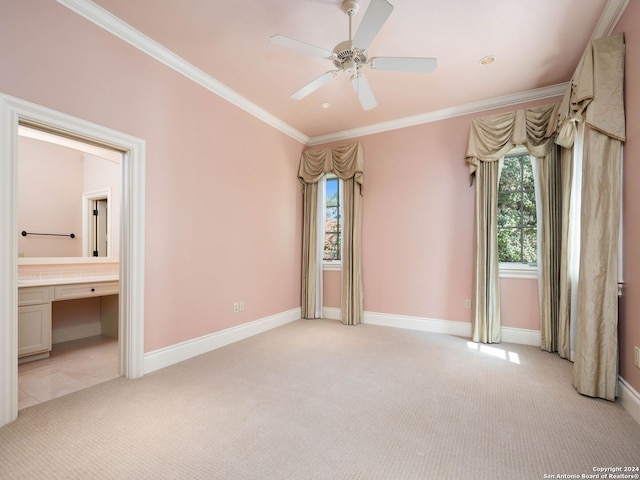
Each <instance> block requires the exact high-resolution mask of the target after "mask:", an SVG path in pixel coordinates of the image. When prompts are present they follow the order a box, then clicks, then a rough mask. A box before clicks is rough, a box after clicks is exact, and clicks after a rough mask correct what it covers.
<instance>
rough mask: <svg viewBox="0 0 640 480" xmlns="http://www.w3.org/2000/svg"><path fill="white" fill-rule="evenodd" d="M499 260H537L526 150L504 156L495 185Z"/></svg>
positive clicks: (534, 211) (533, 204)
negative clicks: (498, 179)
mask: <svg viewBox="0 0 640 480" xmlns="http://www.w3.org/2000/svg"><path fill="white" fill-rule="evenodd" d="M497 220H498V261H499V262H501V263H503V262H509V263H526V264H535V263H536V261H537V231H536V198H535V187H534V179H533V167H532V165H531V156H530V154H529V153H526V152H525V153H520V154H514V155H508V156H506V157H505V158H504V162H503V166H502V170H501V173H500V184H499V186H498V219H497Z"/></svg>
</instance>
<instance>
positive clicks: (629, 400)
mask: <svg viewBox="0 0 640 480" xmlns="http://www.w3.org/2000/svg"><path fill="white" fill-rule="evenodd" d="M618 385H619V387H620V388H619V389H618V393H619V394H620V395H619V396H618V398H619V399H620V404H621V405H622V406H623V407H624V409H625V410H626V411H627V412H629V414H630V415H631V416H632V417H633V419H634V420H635V421H636V422H637V423H638V424H640V393H638V392H637V391H636V390H635V389H634V388H633V387H632V386H631V385H629V384H628V383H627V382H626V381H625V379H624V378H622V377H618Z"/></svg>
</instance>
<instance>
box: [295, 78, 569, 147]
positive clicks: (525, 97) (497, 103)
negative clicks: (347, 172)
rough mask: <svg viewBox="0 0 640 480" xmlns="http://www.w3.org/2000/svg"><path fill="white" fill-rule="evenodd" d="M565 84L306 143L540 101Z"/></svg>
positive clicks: (554, 94) (563, 88)
mask: <svg viewBox="0 0 640 480" xmlns="http://www.w3.org/2000/svg"><path fill="white" fill-rule="evenodd" d="M567 85H568V84H567V83H560V84H558V85H552V86H550V87H543V88H536V89H534V90H528V91H526V92H520V93H514V94H512V95H505V96H503V97H495V98H490V99H487V100H481V101H479V102H473V103H467V104H464V105H458V106H456V107H450V108H443V109H441V110H434V111H433V112H427V113H421V114H419V115H414V116H412V117H405V118H399V119H397V120H391V121H389V122H383V123H377V124H375V125H369V126H366V127H360V128H353V129H351V130H344V131H342V132H336V133H330V134H327V135H320V136H317V137H312V138H310V139H309V142H308V143H307V144H308V145H310V146H313V145H320V144H323V143H329V142H335V141H339V140H346V139H350V138H355V137H362V136H365V135H372V134H374V133H382V132H388V131H390V130H398V129H400V128H406V127H413V126H415V125H421V124H423V123H431V122H437V121H439V120H446V119H448V118H453V117H459V116H462V115H469V114H473V113H480V112H485V111H487V110H494V109H496V108H501V107H509V106H512V105H518V104H521V103H526V102H533V101H535V100H544V99H547V98H552V97H558V96H561V95H564V92H565V91H566V90H567Z"/></svg>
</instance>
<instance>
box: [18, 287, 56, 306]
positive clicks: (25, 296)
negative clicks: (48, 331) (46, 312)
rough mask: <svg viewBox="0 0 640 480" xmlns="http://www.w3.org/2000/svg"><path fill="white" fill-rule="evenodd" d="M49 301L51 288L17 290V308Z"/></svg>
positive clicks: (21, 288)
mask: <svg viewBox="0 0 640 480" xmlns="http://www.w3.org/2000/svg"><path fill="white" fill-rule="evenodd" d="M50 301H51V287H20V288H18V306H19V307H23V306H25V305H39V304H41V303H49V302H50Z"/></svg>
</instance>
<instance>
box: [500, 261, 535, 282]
mask: <svg viewBox="0 0 640 480" xmlns="http://www.w3.org/2000/svg"><path fill="white" fill-rule="evenodd" d="M498 274H499V276H500V278H521V279H522V278H524V279H535V280H537V279H538V264H537V263H536V264H535V265H532V264H527V263H514V262H501V263H499V264H498Z"/></svg>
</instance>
